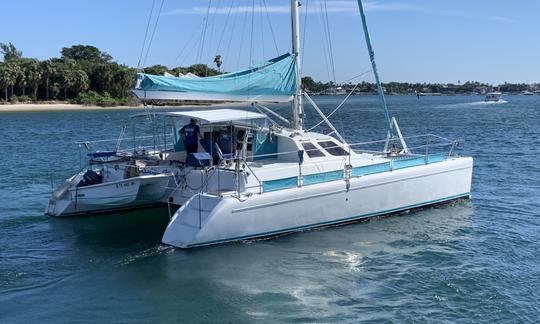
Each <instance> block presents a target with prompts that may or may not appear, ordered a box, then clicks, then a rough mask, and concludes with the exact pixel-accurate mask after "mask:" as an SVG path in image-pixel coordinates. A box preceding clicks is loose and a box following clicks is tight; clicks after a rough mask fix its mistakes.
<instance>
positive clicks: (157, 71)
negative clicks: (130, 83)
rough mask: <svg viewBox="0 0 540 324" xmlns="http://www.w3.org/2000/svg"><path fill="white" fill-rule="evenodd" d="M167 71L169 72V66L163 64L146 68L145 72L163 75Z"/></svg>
mask: <svg viewBox="0 0 540 324" xmlns="http://www.w3.org/2000/svg"><path fill="white" fill-rule="evenodd" d="M165 72H169V68H167V67H166V66H164V65H161V64H157V65H152V66H149V67H146V68H144V73H148V74H155V75H163V74H164V73H165Z"/></svg>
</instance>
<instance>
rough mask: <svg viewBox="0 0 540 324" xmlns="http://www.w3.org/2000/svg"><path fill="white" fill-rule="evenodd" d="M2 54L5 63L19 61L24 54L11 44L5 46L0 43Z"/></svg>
mask: <svg viewBox="0 0 540 324" xmlns="http://www.w3.org/2000/svg"><path fill="white" fill-rule="evenodd" d="M0 52H2V54H3V55H4V62H7V61H10V60H17V59H20V58H21V57H22V52H21V51H19V50H17V48H16V47H15V45H13V44H11V43H9V44H4V43H0Z"/></svg>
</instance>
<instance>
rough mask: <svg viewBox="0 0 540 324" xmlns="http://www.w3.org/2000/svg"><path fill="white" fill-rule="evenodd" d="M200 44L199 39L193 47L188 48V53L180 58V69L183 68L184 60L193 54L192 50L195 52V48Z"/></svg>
mask: <svg viewBox="0 0 540 324" xmlns="http://www.w3.org/2000/svg"><path fill="white" fill-rule="evenodd" d="M200 43H201V39H200V38H199V39H197V41H196V42H195V44H194V46H192V47H190V49H189V51H188V52H187V53H186V56H184V57H183V58H182V60H181V61H180V67H183V65H184V62H185V61H186V59H187V58H188V57H189V56H190V55H191V53H193V50H195V48H197V47H198V46H199V44H200Z"/></svg>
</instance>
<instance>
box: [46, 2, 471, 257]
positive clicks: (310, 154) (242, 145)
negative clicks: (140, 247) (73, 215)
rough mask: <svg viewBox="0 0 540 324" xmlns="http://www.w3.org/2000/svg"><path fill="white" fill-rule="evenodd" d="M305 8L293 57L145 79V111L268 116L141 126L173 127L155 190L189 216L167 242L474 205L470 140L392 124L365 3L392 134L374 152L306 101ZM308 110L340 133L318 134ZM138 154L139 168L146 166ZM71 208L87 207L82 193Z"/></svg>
mask: <svg viewBox="0 0 540 324" xmlns="http://www.w3.org/2000/svg"><path fill="white" fill-rule="evenodd" d="M299 6H300V3H299V1H298V0H291V18H292V19H291V21H292V51H291V53H288V54H284V55H281V56H279V57H277V58H274V59H271V60H269V61H267V62H264V63H262V64H260V65H257V66H252V67H250V68H248V69H246V70H243V71H239V72H232V73H225V74H221V75H218V76H213V77H201V78H190V77H181V78H179V77H170V76H157V75H150V74H144V73H141V74H139V75H138V80H137V84H136V87H135V88H134V89H133V91H132V92H133V94H134V95H135V96H136V97H137V98H138V99H140V100H141V101H142V102H143V103H148V102H154V101H156V100H204V101H235V102H247V103H249V104H250V105H251V107H253V108H254V109H255V110H256V111H257V112H254V111H248V110H238V109H211V110H199V111H197V110H178V111H173V112H156V111H152V112H149V111H145V112H144V113H140V114H135V115H133V116H132V118H134V119H137V118H146V119H148V120H150V121H151V122H152V123H154V125H158V124H159V123H158V122H157V120H158V119H159V118H163V119H165V120H169V121H173V122H170V123H169V124H170V125H171V127H172V128H171V129H172V131H169V137H171V138H172V139H171V140H170V141H169V142H168V143H169V146H170V147H169V148H167V147H166V145H164V146H163V147H162V148H161V149H157V148H156V147H155V145H154V148H153V149H152V151H151V152H146V155H145V158H146V159H148V158H149V156H150V157H152V158H153V159H154V160H157V162H156V161H155V162H154V169H153V175H152V177H155V178H164V179H165V178H166V179H168V182H167V184H166V185H164V183H161V184H155V185H153V186H152V188H153V190H155V191H160V190H161V189H163V195H162V196H161V197H157V195H156V197H155V198H156V199H155V201H154V202H156V203H157V202H160V203H163V204H167V205H169V207H170V208H169V210H174V209H173V208H172V207H173V206H175V207H177V208H178V206H179V208H178V209H177V210H176V211H175V212H174V213H172V212H171V219H170V222H169V224H168V226H167V228H166V230H165V232H164V234H163V238H162V242H163V243H165V244H168V245H172V246H176V247H180V248H192V247H198V246H206V245H213V244H219V243H226V242H233V241H238V240H246V239H254V238H262V237H268V236H274V235H279V234H284V233H290V232H296V231H302V230H305V229H311V228H316V227H321V226H330V225H338V224H344V223H350V222H353V221H359V220H362V219H367V218H371V217H374V216H379V215H386V214H391V213H397V212H402V211H406V210H410V209H413V208H418V207H424V206H429V205H433V204H438V203H443V202H447V201H451V200H455V199H459V198H469V197H470V192H471V178H472V169H473V159H472V158H471V157H460V156H458V155H457V153H456V145H457V143H458V142H457V141H453V140H448V139H445V138H443V137H439V136H436V135H431V134H428V135H415V136H410V137H404V136H403V135H402V133H401V130H400V128H399V125H398V122H397V120H396V119H395V118H394V117H390V115H389V113H388V109H387V105H386V101H385V97H384V91H383V89H382V86H381V83H380V80H379V75H378V73H377V66H376V63H375V55H374V52H373V49H372V46H371V41H370V36H369V32H368V29H367V23H366V17H365V15H364V10H363V6H362V2H361V1H358V8H359V11H360V17H361V19H362V25H363V30H364V35H365V41H366V45H367V49H368V53H369V56H370V61H371V65H372V69H371V70H372V72H373V75H374V77H375V81H376V84H377V90H378V91H377V92H378V95H379V99H380V103H381V107H382V111H383V113H384V119H385V122H386V133H387V136H386V138H384V139H382V140H378V141H370V142H363V143H349V142H347V141H346V140H345V138H343V136H342V135H341V134H340V133H339V132H338V130H337V129H336V128H335V127H334V125H333V124H332V123H331V122H330V120H329V116H326V115H325V114H324V113H323V112H322V111H321V109H320V108H319V107H318V106H317V104H316V103H315V101H314V100H313V99H312V98H311V97H310V96H309V95H308V94H307V93H306V92H305V91H302V87H301V75H300V38H299ZM268 102H278V103H279V102H281V103H291V108H292V114H291V115H292V118H291V119H290V120H289V119H287V118H284V117H283V116H281V115H279V114H278V113H277V112H276V111H274V110H272V109H271V108H269V107H267V106H265V104H266V103H268ZM305 102H307V103H309V105H310V106H311V107H312V108H313V109H314V111H315V112H317V114H319V115H320V117H321V122H320V124H322V123H325V124H326V125H327V126H328V128H330V129H331V132H330V133H328V134H322V133H317V132H314V131H312V129H314V128H313V127H312V128H311V129H306V126H305V124H304V118H305V111H304V108H305V106H306V105H305ZM338 108H339V107H338ZM187 119H196V120H197V121H198V122H199V124H200V133H201V134H200V136H201V138H200V141H199V142H200V145H199V147H198V152H196V153H190V154H187V152H186V150H185V147H184V146H183V143H182V139H181V138H180V137H178V128H177V126H176V125H177V124H178V123H179V122H181V121H183V120H187ZM157 133H158V132H154V135H155V134H157ZM163 138H165V136H164V137H163ZM154 142H159V141H156V140H154ZM164 142H165V141H164ZM122 154H127V153H125V152H124V153H122ZM118 155H119V154H118V152H117V153H115V155H114V156H115V157H117V156H118ZM128 155H129V160H130V163H131V164H132V165H133V163H134V162H133V161H134V160H135V161H136V160H137V157H138V156H136V155H134V154H132V153H130V154H128ZM139 158H140V155H139ZM135 164H137V163H136V162H135ZM114 167H115V166H113V168H114ZM158 167H163V168H164V169H163V170H159V169H155V168H158ZM141 168H142V166H141V167H139V168H138V169H137V170H138V171H139V174H140V172H141ZM84 172H87V171H84ZM84 172H83V173H82V174H83V177H84V175H85V174H86V173H84ZM103 172H105V173H106V171H102V172H101V174H104V173H103ZM135 178H136V177H135ZM129 179H132V178H127V179H125V180H127V181H130V180H129ZM133 179H134V178H133ZM77 180H78V178H74V179H72V180H69V183H70V184H69V188H70V190H71V191H73V190H80V189H74V188H76V186H75V187H73V184H74V183H77ZM121 181H124V180H121ZM164 181H165V180H164ZM106 183H107V182H106ZM111 183H113V182H111ZM96 185H99V184H93V185H92V184H91V185H89V186H87V187H89V188H91V187H92V186H96ZM66 186H68V185H66ZM82 188H85V187H82ZM57 191H59V193H61V190H60V189H58V190H57ZM59 195H60V194H57V196H59ZM114 195H121V193H120V192H118V193H114ZM53 197H54V195H53ZM69 198H70V199H72V200H73V199H74V198H77V194H76V192H75V194H74V195H71V196H69ZM66 199H67V198H66ZM121 206H122V204H121V203H120V204H118V207H121ZM50 214H53V215H54V213H50Z"/></svg>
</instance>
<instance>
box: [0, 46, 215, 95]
mask: <svg viewBox="0 0 540 324" xmlns="http://www.w3.org/2000/svg"><path fill="white" fill-rule="evenodd" d="M0 52H1V54H2V55H3V58H4V60H3V62H0V94H1V95H0V98H1V99H0V101H4V102H28V101H51V100H54V101H59V100H62V101H67V102H71V103H78V104H88V105H101V106H109V105H118V104H133V103H134V102H133V98H132V97H131V96H130V92H129V91H130V89H131V88H132V86H133V85H134V83H135V79H136V73H137V71H138V70H137V69H135V68H131V67H128V66H126V65H123V64H119V63H117V62H115V61H114V60H113V57H112V56H111V55H109V54H108V53H106V52H102V51H100V50H99V49H98V48H97V47H95V46H91V45H73V46H71V47H64V48H62V50H61V51H60V54H61V56H60V57H59V58H50V59H47V60H43V61H40V60H38V59H35V58H27V57H24V56H23V53H22V52H21V51H20V50H18V49H17V48H16V47H15V45H13V44H11V43H9V44H3V43H0ZM142 71H143V72H145V73H151V74H159V75H163V74H164V73H165V72H168V73H170V74H173V75H178V74H179V73H182V74H186V73H193V74H195V75H198V76H210V75H216V74H219V71H217V70H215V69H212V68H209V67H208V66H206V65H205V64H194V65H192V66H190V67H176V68H173V69H169V68H167V67H166V66H163V65H154V66H150V67H147V68H144V69H142Z"/></svg>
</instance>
